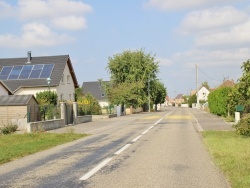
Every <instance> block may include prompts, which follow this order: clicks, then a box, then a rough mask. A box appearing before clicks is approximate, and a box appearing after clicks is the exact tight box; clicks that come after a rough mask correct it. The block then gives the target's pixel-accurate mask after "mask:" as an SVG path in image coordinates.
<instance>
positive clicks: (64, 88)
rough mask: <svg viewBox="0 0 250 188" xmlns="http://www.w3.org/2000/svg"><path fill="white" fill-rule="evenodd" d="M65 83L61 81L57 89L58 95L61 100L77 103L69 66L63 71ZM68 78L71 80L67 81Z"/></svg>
mask: <svg viewBox="0 0 250 188" xmlns="http://www.w3.org/2000/svg"><path fill="white" fill-rule="evenodd" d="M63 77H64V78H63V82H62V79H61V81H60V84H59V86H58V87H57V95H58V99H59V100H67V101H73V102H74V101H75V87H74V82H73V79H72V76H71V74H70V71H69V67H68V64H66V66H65V68H64V71H63ZM67 78H69V79H68V80H67Z"/></svg>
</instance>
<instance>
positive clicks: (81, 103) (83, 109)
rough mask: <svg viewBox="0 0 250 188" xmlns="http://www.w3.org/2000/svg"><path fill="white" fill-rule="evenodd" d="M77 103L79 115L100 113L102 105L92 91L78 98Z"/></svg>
mask: <svg viewBox="0 0 250 188" xmlns="http://www.w3.org/2000/svg"><path fill="white" fill-rule="evenodd" d="M77 103H78V113H79V115H90V114H100V111H101V107H100V105H99V103H98V100H97V99H96V98H94V97H93V95H91V94H90V93H88V94H86V95H85V96H82V97H80V98H78V100H77Z"/></svg>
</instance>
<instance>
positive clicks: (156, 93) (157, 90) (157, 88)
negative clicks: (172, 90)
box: [150, 80, 166, 111]
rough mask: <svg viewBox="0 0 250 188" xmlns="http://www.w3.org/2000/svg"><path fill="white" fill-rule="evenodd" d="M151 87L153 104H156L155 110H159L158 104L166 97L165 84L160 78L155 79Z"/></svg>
mask: <svg viewBox="0 0 250 188" xmlns="http://www.w3.org/2000/svg"><path fill="white" fill-rule="evenodd" d="M151 85H152V87H150V90H151V91H150V96H151V98H152V102H153V104H155V111H156V110H157V104H161V103H164V102H165V97H166V88H165V87H164V84H163V83H161V82H160V81H158V80H154V81H153V84H151Z"/></svg>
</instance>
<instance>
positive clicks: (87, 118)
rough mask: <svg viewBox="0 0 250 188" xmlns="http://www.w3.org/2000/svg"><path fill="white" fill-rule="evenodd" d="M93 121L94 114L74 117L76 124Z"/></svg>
mask: <svg viewBox="0 0 250 188" xmlns="http://www.w3.org/2000/svg"><path fill="white" fill-rule="evenodd" d="M91 121H92V115H87V116H78V117H76V118H75V119H74V124H79V123H86V122H91Z"/></svg>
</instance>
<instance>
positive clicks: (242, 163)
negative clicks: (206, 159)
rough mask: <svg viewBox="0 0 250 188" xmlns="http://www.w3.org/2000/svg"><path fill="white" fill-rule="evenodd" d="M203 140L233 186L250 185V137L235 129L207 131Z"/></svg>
mask: <svg viewBox="0 0 250 188" xmlns="http://www.w3.org/2000/svg"><path fill="white" fill-rule="evenodd" d="M202 134H203V141H204V143H205V145H206V147H207V148H208V150H209V152H210V153H211V155H212V157H213V159H214V162H215V164H216V165H218V166H219V168H220V169H221V170H222V171H223V172H224V174H225V176H226V177H227V178H228V179H229V182H230V184H231V186H232V187H234V188H235V187H240V188H245V187H248V188H249V187H250V138H249V137H245V136H240V135H238V134H236V133H235V132H234V131H205V132H203V133H202Z"/></svg>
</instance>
